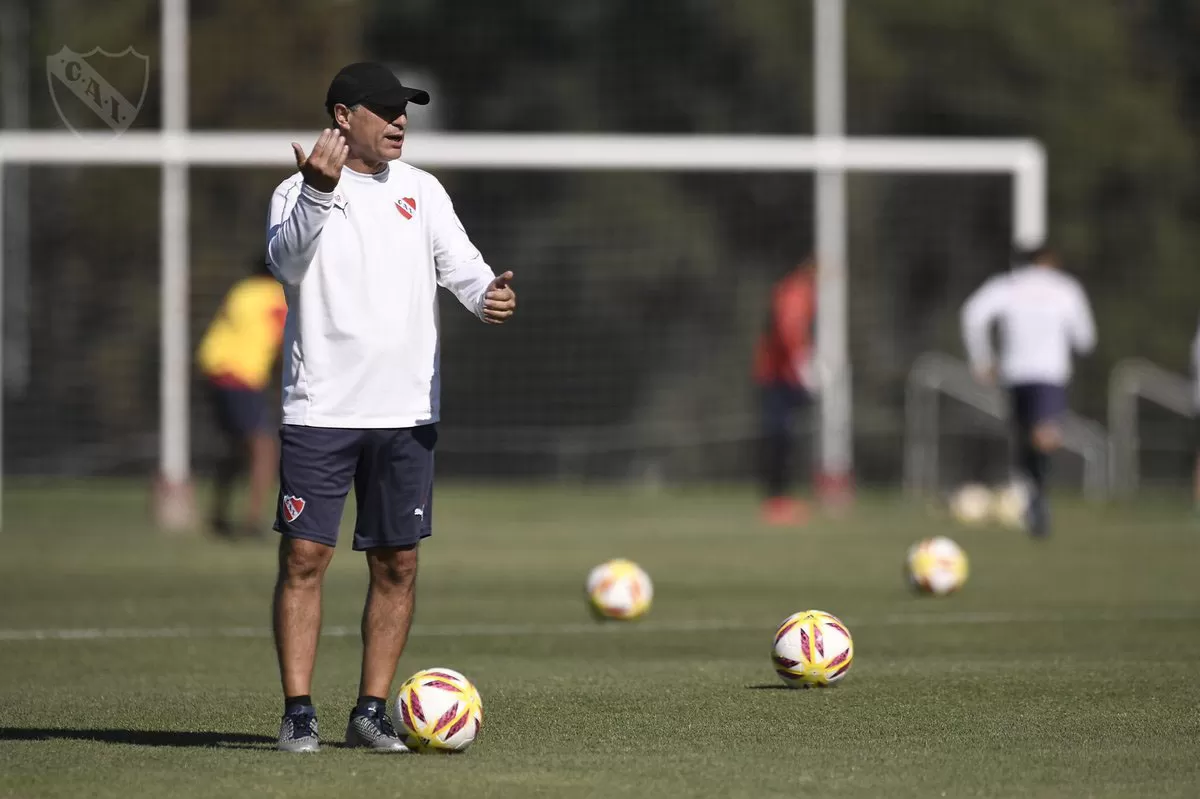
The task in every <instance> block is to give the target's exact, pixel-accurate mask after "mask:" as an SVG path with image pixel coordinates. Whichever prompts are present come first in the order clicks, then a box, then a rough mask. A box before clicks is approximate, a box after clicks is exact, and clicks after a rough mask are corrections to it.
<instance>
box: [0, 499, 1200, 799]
mask: <svg viewBox="0 0 1200 799" xmlns="http://www.w3.org/2000/svg"><path fill="white" fill-rule="evenodd" d="M145 510H146V502H145V497H144V496H143V495H142V493H140V492H137V491H133V490H130V489H129V488H128V487H127V486H123V485H119V484H116V485H105V484H95V483H92V484H89V485H87V486H80V487H77V488H75V489H71V488H64V487H61V486H60V487H57V488H38V487H34V486H24V487H21V486H18V487H15V488H13V487H10V488H8V490H7V493H6V497H5V528H4V530H3V532H0V542H2V547H0V599H2V601H0V795H2V796H19V797H34V796H48V797H56V796H57V797H76V796H88V797H110V796H111V797H136V796H146V797H163V796H172V797H194V796H214V797H216V796H284V795H289V796H296V795H302V796H347V795H354V794H353V793H352V792H356V791H365V792H369V793H370V794H373V795H387V796H391V795H409V796H420V797H429V796H468V795H470V796H513V797H527V796H572V797H579V796H604V797H611V796H615V795H630V796H747V797H750V796H753V797H769V796H780V797H783V796H789V797H791V796H798V795H805V794H809V793H812V794H817V795H820V796H823V797H825V796H887V797H889V799H891V798H898V797H907V796H913V797H928V796H935V797H936V796H942V795H945V796H951V797H959V796H997V797H1000V796H1003V797H1011V796H1032V797H1062V796H1080V797H1084V796H1094V797H1109V796H1111V797H1126V796H1150V795H1154V796H1196V795H1200V715H1198V712H1197V708H1198V707H1200V687H1198V686H1200V580H1198V579H1197V578H1198V577H1200V527H1198V526H1197V525H1196V524H1195V523H1194V521H1193V520H1192V519H1191V518H1189V517H1188V516H1187V514H1186V512H1185V510H1184V509H1183V508H1182V507H1172V506H1163V505H1161V504H1158V505H1155V506H1154V507H1150V508H1106V509H1099V508H1094V507H1086V506H1081V505H1078V504H1067V505H1066V506H1065V507H1062V508H1060V510H1059V513H1058V516H1057V521H1058V523H1059V526H1058V534H1057V535H1056V537H1055V538H1054V539H1053V540H1051V541H1048V542H1044V543H1038V542H1032V541H1029V540H1027V539H1026V538H1025V537H1023V536H1022V535H1020V534H1018V533H1015V532H1010V531H1005V530H999V529H990V528H984V529H970V530H966V529H955V528H953V527H952V526H950V525H949V524H948V523H947V522H946V521H945V520H944V519H942V518H940V517H938V516H937V515H934V514H931V513H930V512H929V511H927V510H925V509H923V508H920V507H913V506H910V505H907V504H905V503H903V502H901V501H900V500H898V499H893V498H884V497H868V498H865V499H864V500H863V501H862V502H861V503H860V505H859V507H858V509H857V511H856V512H855V513H854V514H853V515H852V516H851V517H849V518H846V519H843V520H839V521H832V520H821V521H816V522H814V523H813V524H811V525H810V526H809V527H807V528H805V529H803V530H777V529H767V528H763V527H760V526H758V525H757V524H756V523H755V521H754V506H753V504H752V502H751V500H750V498H749V497H748V495H745V494H741V493H737V492H725V491H709V492H696V493H689V494H679V495H670V494H669V495H665V496H648V495H643V494H637V493H623V492H619V491H587V492H584V491H572V490H567V489H551V488H543V489H527V488H514V487H503V488H471V487H457V488H454V487H448V488H445V489H444V490H441V491H440V493H439V496H438V500H437V529H438V533H437V536H436V537H435V538H434V539H433V540H432V541H430V542H429V543H428V544H427V545H425V546H424V547H423V549H422V560H423V562H422V570H421V579H420V585H419V603H418V605H419V607H418V615H417V627H416V630H415V634H414V637H413V639H412V641H411V643H410V646H409V649H408V651H407V653H406V654H405V656H404V659H403V661H402V662H401V666H400V673H401V676H404V675H407V674H408V673H411V672H412V671H415V670H417V669H418V668H423V667H428V666H434V665H442V666H448V667H451V668H455V669H459V670H461V671H463V672H465V673H466V674H467V675H468V676H470V677H471V678H472V679H473V680H474V681H475V682H476V684H477V685H478V686H479V688H480V691H481V693H482V694H483V697H484V704H485V711H486V724H485V729H484V733H483V735H482V736H481V738H480V740H479V741H478V742H477V744H476V745H475V747H474V748H473V749H472V750H471V751H470V752H468V753H467V754H465V755H463V756H459V757H432V756H414V757H402V758H396V757H387V756H379V755H368V754H364V753H361V752H356V751H347V750H341V749H338V748H336V747H334V746H327V747H326V749H325V750H324V751H323V752H321V753H320V754H318V755H315V756H307V757H297V756H289V755H283V754H280V753H276V752H274V751H272V750H271V746H272V742H273V736H274V735H275V733H276V730H277V725H278V713H279V704H280V702H279V696H278V688H277V673H276V669H275V662H274V654H273V650H272V647H271V642H270V638H269V637H268V635H267V623H268V603H269V596H270V590H271V581H272V574H273V567H274V549H273V547H274V541H273V540H267V541H264V542H261V543H243V544H236V545H230V544H222V543H217V542H212V541H207V540H203V539H199V538H170V537H165V536H162V535H159V534H156V533H154V532H152V531H151V530H150V528H149V527H148V526H147V524H146V522H145V521H144V519H145ZM935 532H948V533H949V534H951V535H953V536H954V537H955V538H956V539H957V540H959V542H960V543H961V544H962V545H963V546H964V547H965V548H966V549H967V551H968V553H969V554H970V555H971V559H972V560H971V566H972V574H971V580H970V583H969V584H968V586H967V588H966V589H965V591H964V592H962V593H961V594H959V595H956V596H953V597H950V598H947V599H940V600H938V599H921V598H917V597H914V596H911V595H910V594H909V593H908V592H907V591H906V590H905V588H904V586H903V584H902V582H901V566H900V563H901V560H902V557H903V553H904V549H905V547H906V546H907V545H908V544H909V543H910V541H912V540H913V539H915V538H917V537H919V536H921V535H924V534H932V533H935ZM613 556H624V557H629V558H633V559H635V560H637V561H638V562H640V563H641V564H642V565H644V566H645V568H646V569H647V570H648V571H649V572H650V574H651V575H652V577H653V578H654V580H655V585H656V591H657V596H656V604H655V606H654V608H653V610H652V611H651V613H650V616H649V617H648V619H647V620H646V621H645V622H642V623H635V624H626V625H599V624H595V623H593V622H591V620H590V618H589V616H588V615H587V612H586V609H585V607H584V604H583V599H582V590H581V589H582V582H583V578H584V576H585V574H586V572H587V570H588V569H589V568H590V567H591V566H592V565H594V564H595V563H596V562H598V561H600V560H602V559H605V558H608V557H613ZM364 587H365V571H364V566H363V562H362V560H361V556H359V555H357V554H356V553H354V552H352V551H351V550H350V549H349V548H348V547H343V548H342V550H341V551H340V552H339V553H338V555H337V557H336V558H335V560H334V566H333V568H332V569H331V572H330V575H329V577H328V581H327V591H326V602H325V622H326V625H328V629H329V630H330V631H331V632H333V633H337V634H334V635H329V636H327V637H326V638H325V639H324V640H323V641H322V644H321V651H320V654H319V660H318V667H317V676H316V684H315V688H314V696H315V698H316V702H317V706H318V710H319V712H320V714H321V722H322V724H323V728H324V730H325V732H326V737H327V739H328V740H330V741H334V740H336V739H337V738H338V737H339V736H340V733H341V732H342V730H343V729H344V724H345V717H346V713H347V711H348V709H349V706H350V704H351V703H352V701H353V694H354V689H355V683H356V680H357V673H358V641H357V639H356V637H355V636H354V634H353V630H354V628H355V627H356V626H357V623H358V614H359V611H360V607H361V601H362V595H363V591H364ZM809 607H816V608H821V609H824V610H828V611H830V612H832V613H835V614H837V615H839V616H841V617H842V618H843V619H844V620H845V621H846V622H847V623H848V624H849V626H850V628H851V631H852V632H853V633H854V637H855V649H856V654H855V661H854V666H853V668H852V669H851V670H850V672H849V675H848V676H847V678H846V680H845V681H844V682H843V683H842V684H841V685H839V686H838V687H836V688H834V689H830V690H823V691H788V690H784V689H781V688H778V687H777V686H776V682H777V679H776V677H775V675H774V673H773V671H772V667H771V662H770V660H769V657H768V653H769V649H770V642H771V636H772V634H773V632H774V629H775V626H776V625H777V624H778V622H779V621H781V620H782V619H783V618H784V617H785V616H787V615H788V614H789V613H791V612H793V611H797V610H802V609H805V608H809ZM231 628H238V629H240V630H241V634H240V635H233V634H232V632H235V630H231ZM89 629H92V630H102V631H107V632H105V633H104V635H105V636H106V637H95V638H69V639H65V640H64V639H62V638H52V639H41V640H38V639H32V638H29V637H28V635H26V634H25V633H19V631H32V630H43V631H48V632H50V633H52V634H54V635H62V633H61V631H63V630H89ZM148 630H157V631H158V635H159V636H160V637H153V638H147V637H116V636H120V635H122V631H125V633H124V634H125V635H126V636H144V635H146V631H148ZM55 631H59V632H55ZM381 792H382V793H381Z"/></svg>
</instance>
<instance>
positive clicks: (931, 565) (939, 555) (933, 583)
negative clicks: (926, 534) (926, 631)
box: [908, 535, 967, 596]
mask: <svg viewBox="0 0 1200 799" xmlns="http://www.w3.org/2000/svg"><path fill="white" fill-rule="evenodd" d="M908 581H909V583H911V584H912V586H913V588H915V589H917V590H918V591H920V592H921V593H924V594H934V595H936V596H944V595H946V594H949V593H952V592H954V591H957V590H958V589H960V588H962V586H963V583H965V582H966V581H967V554H966V553H965V552H963V551H962V548H961V547H959V545H958V544H956V543H954V542H953V541H951V540H950V539H949V538H946V537H945V536H943V535H939V536H936V537H934V538H926V539H924V540H921V541H918V542H917V543H915V544H913V545H912V546H911V547H909V549H908Z"/></svg>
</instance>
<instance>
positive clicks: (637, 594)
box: [587, 558, 654, 619]
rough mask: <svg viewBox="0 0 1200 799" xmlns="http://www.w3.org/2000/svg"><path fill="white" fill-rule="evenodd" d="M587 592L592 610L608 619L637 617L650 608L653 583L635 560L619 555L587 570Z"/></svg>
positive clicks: (652, 597)
mask: <svg viewBox="0 0 1200 799" xmlns="http://www.w3.org/2000/svg"><path fill="white" fill-rule="evenodd" d="M587 595H588V601H589V602H590V603H591V606H592V611H593V612H594V613H595V614H596V615H598V616H600V617H602V618H606V619H636V618H638V617H639V616H642V615H644V614H645V613H646V611H648V610H649V609H650V603H651V602H652V601H653V600H654V585H653V584H652V583H651V582H650V576H649V575H647V574H646V572H644V571H642V569H641V567H640V566H638V565H637V564H636V563H634V562H632V561H629V560H624V559H621V558H618V559H616V560H610V561H608V562H606V563H601V564H600V565H599V566H597V567H596V568H594V569H592V570H591V572H589V573H588V578H587Z"/></svg>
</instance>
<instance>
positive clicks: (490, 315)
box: [483, 272, 517, 325]
mask: <svg viewBox="0 0 1200 799" xmlns="http://www.w3.org/2000/svg"><path fill="white" fill-rule="evenodd" d="M512 279H513V273H512V272H505V273H504V274H502V275H500V276H499V277H497V278H496V279H495V280H493V281H492V282H491V283H490V284H489V285H488V287H487V291H486V292H484V294H483V321H485V322H487V323H488V324H490V325H499V324H503V323H504V322H505V321H507V320H508V318H509V317H510V316H512V315H513V311H515V310H516V309H517V293H516V292H515V291H513V290H512V286H510V285H509V283H511V282H512Z"/></svg>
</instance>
